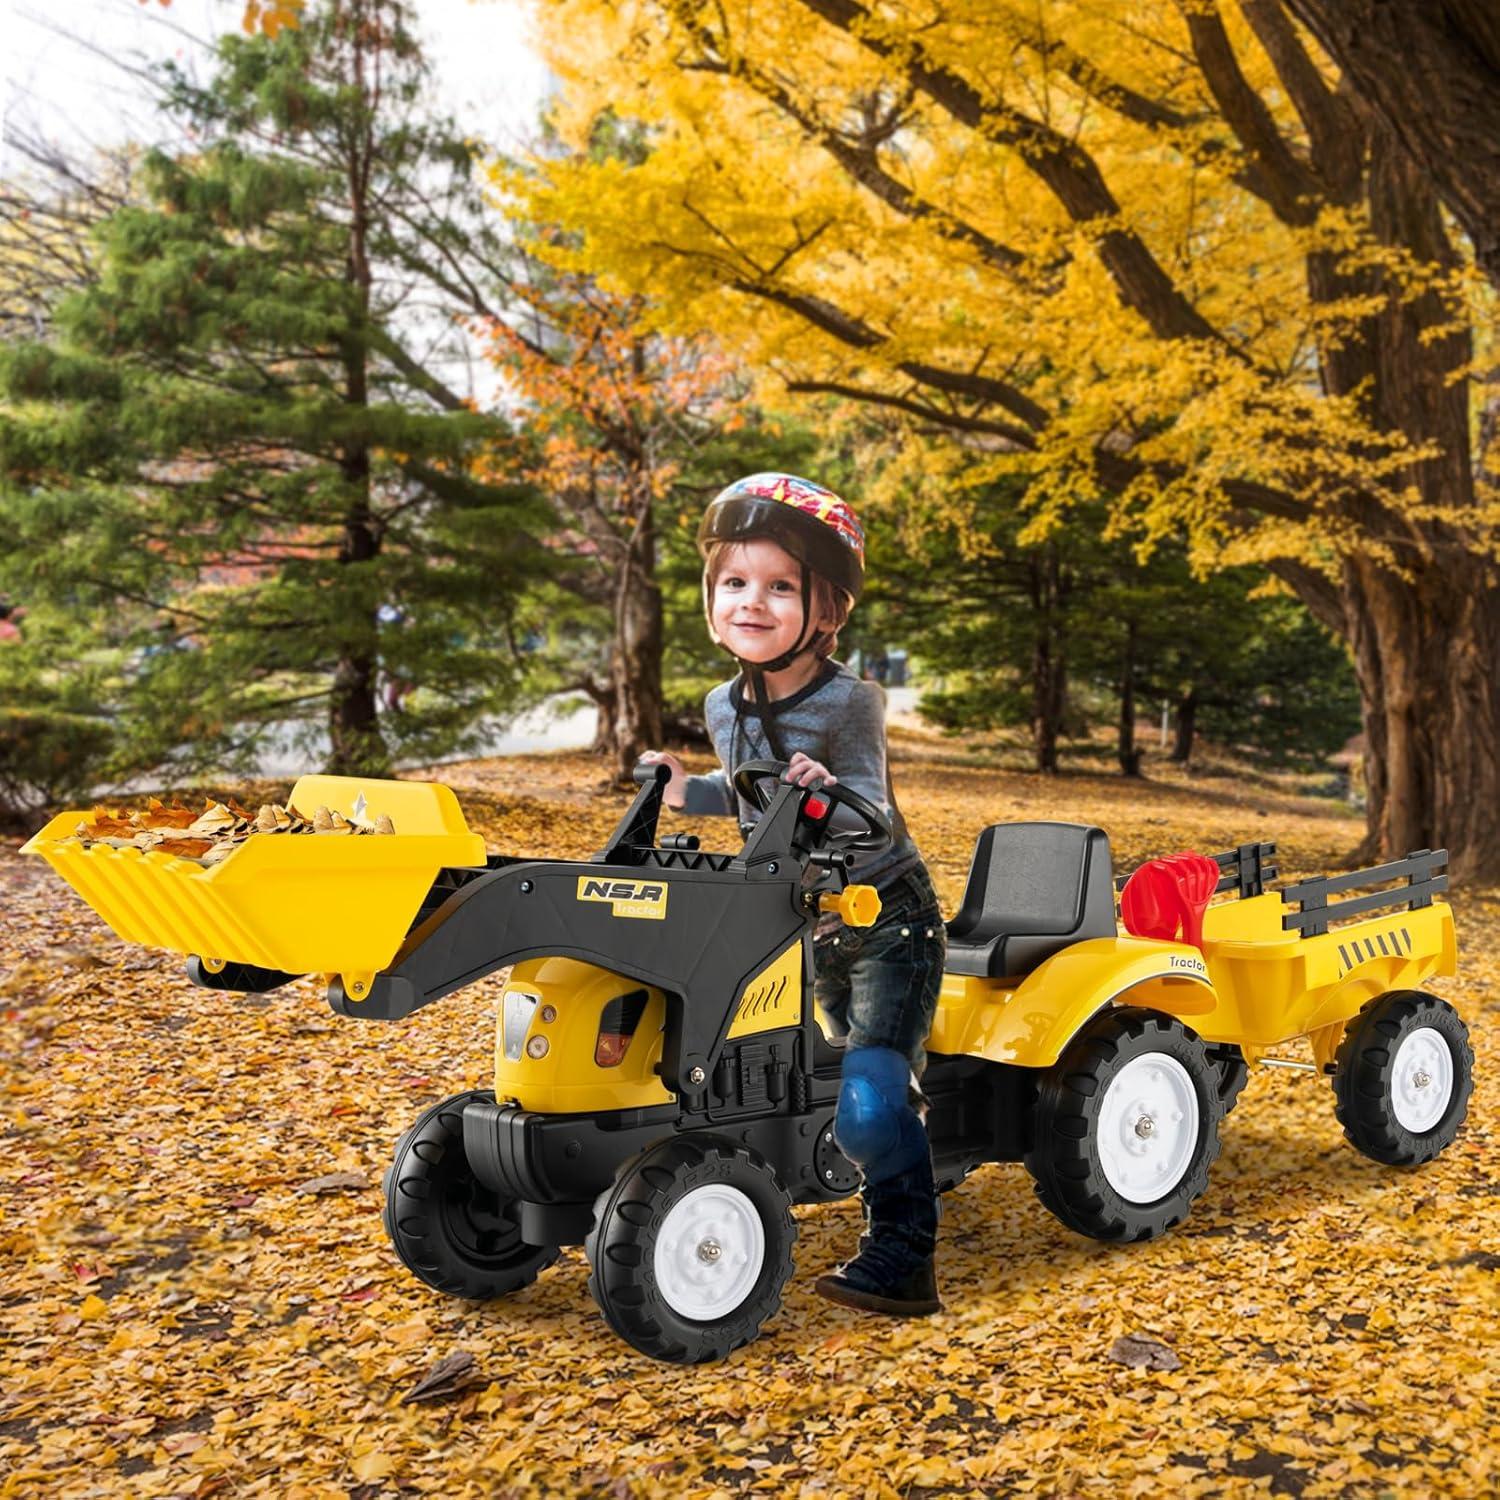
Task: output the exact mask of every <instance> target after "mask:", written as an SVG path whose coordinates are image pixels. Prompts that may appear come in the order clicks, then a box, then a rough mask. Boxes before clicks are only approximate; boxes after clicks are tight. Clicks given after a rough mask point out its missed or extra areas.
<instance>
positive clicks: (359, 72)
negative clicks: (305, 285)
mask: <svg viewBox="0 0 1500 1500" xmlns="http://www.w3.org/2000/svg"><path fill="white" fill-rule="evenodd" d="M354 19H355V29H354V35H355V38H356V45H355V47H354V51H353V84H354V88H355V91H356V92H357V94H358V95H359V97H360V99H361V103H362V106H363V108H364V109H365V110H366V111H367V113H366V114H365V116H364V119H363V124H362V127H361V128H360V129H359V130H358V131H356V132H355V134H354V136H353V137H352V138H351V140H350V142H349V154H348V158H347V161H346V162H345V171H346V174H347V178H348V185H349V247H348V257H347V261H346V265H345V273H344V274H345V279H346V280H347V282H348V283H349V285H350V286H351V287H352V288H353V289H354V295H355V298H356V301H357V306H358V313H357V315H356V318H355V324H354V327H353V329H352V330H351V331H350V333H349V334H348V335H347V337H346V338H345V341H344V349H343V363H344V381H345V389H344V401H345V403H346V404H347V405H348V406H351V407H367V406H368V405H369V404H370V384H369V326H368V319H369V311H370V288H371V286H372V285H373V272H372V269H371V266H370V254H369V245H368V237H369V227H370V225H369V203H368V193H369V170H370V162H371V158H372V155H373V150H374V148H373V144H372V140H371V129H372V125H371V121H372V117H373V116H372V112H368V111H369V100H368V97H367V93H366V79H365V51H364V46H363V45H362V43H363V41H364V40H365V34H364V31H363V16H362V13H360V12H359V10H358V8H357V7H356V14H355V18H354ZM339 467H340V468H341V469H342V471H343V477H344V482H345V483H346V484H347V485H348V487H349V490H350V492H351V499H350V504H349V510H348V513H347V514H346V516H345V519H344V535H343V537H342V539H341V540H340V543H339V564H340V566H341V567H348V566H358V565H360V564H367V563H369V562H370V561H372V560H373V559H374V558H375V557H376V555H377V554H378V553H379V551H380V538H379V534H378V532H377V529H376V525H375V520H374V515H373V512H372V509H371V493H370V450H369V446H368V445H367V443H366V442H365V441H364V440H363V439H362V438H359V439H356V440H354V441H353V442H352V443H350V444H349V445H347V446H346V447H345V448H344V450H343V452H342V455H341V456H340V460H339ZM350 593H351V594H352V593H353V591H352V590H351V591H350ZM367 624H368V629H367V630H366V631H364V632H362V633H361V634H360V635H359V636H358V637H356V640H357V642H358V643H357V644H356V645H353V646H347V647H345V649H344V650H343V651H341V652H340V654H339V658H338V663H337V665H336V666H335V668H334V673H333V687H332V691H331V693H330V695H329V697H330V701H329V706H328V740H329V758H328V769H329V771H330V772H331V773H332V774H334V775H336V776H383V775H385V774H386V772H387V771H389V769H390V758H389V756H388V754H387V752H386V748H385V741H384V739H383V738H382V736H381V733H380V722H379V714H378V710H377V707H376V701H375V675H376V670H377V656H376V633H377V626H376V620H375V615H374V611H373V609H372V610H371V611H370V616H369V620H368V622H367Z"/></svg>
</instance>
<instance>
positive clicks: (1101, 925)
mask: <svg viewBox="0 0 1500 1500" xmlns="http://www.w3.org/2000/svg"><path fill="white" fill-rule="evenodd" d="M1115 932H1116V929H1115V893H1114V880H1113V869H1112V866H1111V863H1110V856H1109V838H1108V837H1107V835H1106V834H1105V832H1104V830H1103V829H1102V828H1091V827H1089V826H1087V825H1086V824H1083V823H995V824H993V825H992V826H990V827H989V828H986V829H984V830H983V832H981V833H980V835H979V839H978V841H977V842H976V843H975V845H974V861H973V863H972V864H971V865H970V866H969V883H968V885H967V886H966V887H965V888H964V899H963V905H962V906H960V907H959V909H958V912H957V914H956V915H955V916H954V918H953V920H952V921H951V922H950V923H949V924H948V961H947V963H946V965H945V966H944V967H945V968H946V969H947V971H948V972H949V973H950V974H973V975H977V976H978V977H980V978H983V979H1000V978H1004V977H1006V976H1014V975H1020V974H1026V973H1029V972H1030V971H1031V970H1032V969H1034V968H1036V966H1037V965H1038V964H1039V963H1041V962H1042V961H1043V960H1044V959H1048V958H1051V957H1052V955H1053V954H1054V953H1058V952H1060V951H1061V950H1062V949H1064V948H1066V947H1068V946H1070V945H1071V944H1073V943H1080V942H1082V941H1083V940H1084V939H1085V938H1098V937H1114V936H1115Z"/></svg>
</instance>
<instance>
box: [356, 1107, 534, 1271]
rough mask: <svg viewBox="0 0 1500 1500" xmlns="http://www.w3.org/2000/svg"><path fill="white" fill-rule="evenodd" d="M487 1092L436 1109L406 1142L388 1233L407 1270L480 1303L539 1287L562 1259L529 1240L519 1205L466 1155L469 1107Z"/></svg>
mask: <svg viewBox="0 0 1500 1500" xmlns="http://www.w3.org/2000/svg"><path fill="white" fill-rule="evenodd" d="M493 1098H494V1095H493V1094H490V1093H486V1092H485V1091H483V1090H479V1089H476V1090H473V1091H471V1092H470V1093H467V1094H455V1095H454V1096H453V1098H451V1099H445V1100H443V1102H442V1103H441V1104H436V1105H434V1106H433V1107H432V1108H431V1109H429V1110H428V1111H427V1113H426V1114H424V1115H423V1116H422V1117H421V1118H420V1119H419V1120H418V1121H417V1123H416V1124H415V1125H413V1126H412V1128H411V1129H410V1130H408V1131H407V1132H406V1134H405V1135H404V1136H402V1137H401V1143H400V1144H399V1145H398V1146H397V1147H396V1155H395V1158H394V1159H393V1161H392V1162H391V1166H390V1169H389V1170H388V1171H387V1172H386V1174H385V1210H384V1213H383V1215H382V1222H383V1223H384V1224H385V1232H386V1233H387V1234H388V1235H389V1236H390V1240H391V1244H392V1245H393V1246H394V1247H395V1251H396V1254H397V1255H398V1256H399V1257H400V1259H401V1262H402V1264H403V1265H404V1266H405V1267H406V1268H407V1270H409V1271H410V1272H412V1274H413V1275H415V1276H417V1277H420V1278H421V1280H423V1281H425V1282H426V1283H427V1285H428V1286H430V1287H435V1288H436V1289H437V1290H438V1291H440V1292H447V1293H448V1294H449V1295H450V1296H454V1297H470V1298H473V1299H475V1300H476V1301H480V1300H487V1299H489V1298H492V1297H503V1296H505V1295H506V1294H507V1293H509V1292H514V1291H516V1290H518V1289H519V1288H521V1287H523V1286H526V1285H528V1284H529V1283H530V1282H532V1281H535V1280H536V1278H537V1276H538V1274H539V1273H540V1272H542V1271H544V1270H545V1269H546V1268H547V1267H548V1266H550V1265H551V1264H552V1263H553V1261H555V1260H556V1259H557V1257H558V1255H559V1254H560V1253H561V1252H560V1250H559V1248H558V1247H557V1246H556V1245H529V1244H527V1243H526V1241H525V1240H523V1239H522V1238H521V1231H520V1229H519V1228H518V1226H517V1224H516V1220H515V1214H514V1209H513V1206H512V1204H511V1201H510V1200H509V1199H507V1198H503V1197H502V1196H501V1195H500V1194H499V1193H497V1192H495V1191H494V1190H493V1189H491V1188H487V1187H486V1186H485V1185H484V1184H483V1183H482V1182H480V1181H479V1179H478V1178H477V1177H476V1176H475V1175H474V1173H473V1171H472V1170H471V1169H470V1167H469V1161H468V1158H467V1157H466V1156H465V1155H464V1105H466V1104H467V1103H468V1102H469V1101H470V1100H471V1099H493Z"/></svg>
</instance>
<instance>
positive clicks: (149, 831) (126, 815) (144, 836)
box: [73, 797, 396, 866]
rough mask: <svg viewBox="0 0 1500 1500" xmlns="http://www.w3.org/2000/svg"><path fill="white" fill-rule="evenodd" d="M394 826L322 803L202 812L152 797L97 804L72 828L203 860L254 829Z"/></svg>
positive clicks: (76, 833) (79, 834) (85, 836)
mask: <svg viewBox="0 0 1500 1500" xmlns="http://www.w3.org/2000/svg"><path fill="white" fill-rule="evenodd" d="M395 831H396V826H395V824H394V823H392V822H391V819H390V817H389V816H388V815H387V814H385V813H382V814H381V815H380V816H379V817H378V818H376V819H375V821H374V822H373V823H362V822H358V821H356V820H354V819H352V818H346V817H345V816H344V815H343V814H342V813H340V812H335V811H333V810H332V809H331V808H327V807H320V808H318V809H317V810H316V811H315V812H314V813H313V815H312V817H311V818H308V817H305V816H304V815H303V814H302V813H300V812H298V811H297V809H296V808H295V807H292V806H290V805H288V806H286V807H282V806H281V805H280V804H279V803H272V802H268V803H263V804H262V805H261V807H260V809H259V811H257V812H253V813H252V812H251V811H250V809H249V808H248V807H242V806H241V805H240V804H239V803H238V802H237V801H235V799H234V798H233V797H231V798H230V799H229V801H228V802H206V803H205V804H204V806H203V811H202V812H196V813H195V812H194V811H193V810H192V809H191V808H189V807H184V806H182V804H181V803H175V804H173V806H171V807H167V806H166V805H165V804H164V803H162V802H161V801H159V800H158V799H157V798H155V797H151V798H149V799H148V800H147V803H146V806H145V808H144V809H137V810H134V811H131V812H113V811H111V810H110V809H109V808H107V807H96V808H94V809H93V811H92V812H90V813H89V815H88V816H87V817H86V818H84V819H83V820H82V821H81V822H80V823H79V824H78V826H77V827H76V828H74V830H73V837H74V838H76V839H77V840H79V842H80V843H83V844H86V845H89V844H105V845H107V846H108V847H109V848H111V849H139V850H141V851H142V852H145V851H147V850H156V851H157V852H159V853H161V854H171V855H175V856H177V857H178V858H180V859H191V860H196V861H197V863H199V864H200V865H204V866H212V865H216V864H218V863H219V862H220V861H221V860H225V859H228V857H229V856H230V855H231V854H233V853H234V851H235V850H236V849H238V848H239V846H240V845H241V844H243V843H244V842H245V841H246V839H248V838H250V837H251V836H252V835H254V834H276V833H312V834H367V833H395Z"/></svg>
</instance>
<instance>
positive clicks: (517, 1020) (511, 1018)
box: [500, 990, 542, 1062]
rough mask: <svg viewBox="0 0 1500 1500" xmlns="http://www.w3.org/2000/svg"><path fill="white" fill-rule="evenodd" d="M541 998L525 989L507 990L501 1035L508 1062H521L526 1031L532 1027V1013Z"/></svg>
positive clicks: (502, 1013)
mask: <svg viewBox="0 0 1500 1500" xmlns="http://www.w3.org/2000/svg"><path fill="white" fill-rule="evenodd" d="M541 998H542V997H541V996H540V995H528V994H527V993H526V992H525V991H524V990H506V992H505V1008H504V1010H503V1011H502V1012H501V1024H500V1036H501V1039H502V1042H503V1044H504V1047H505V1060H506V1061H507V1062H520V1060H521V1050H522V1048H524V1047H525V1045H526V1033H527V1031H528V1030H530V1028H531V1014H532V1012H533V1011H534V1010H535V1009H536V1007H537V1002H538V1001H539V1000H540V999H541Z"/></svg>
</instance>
